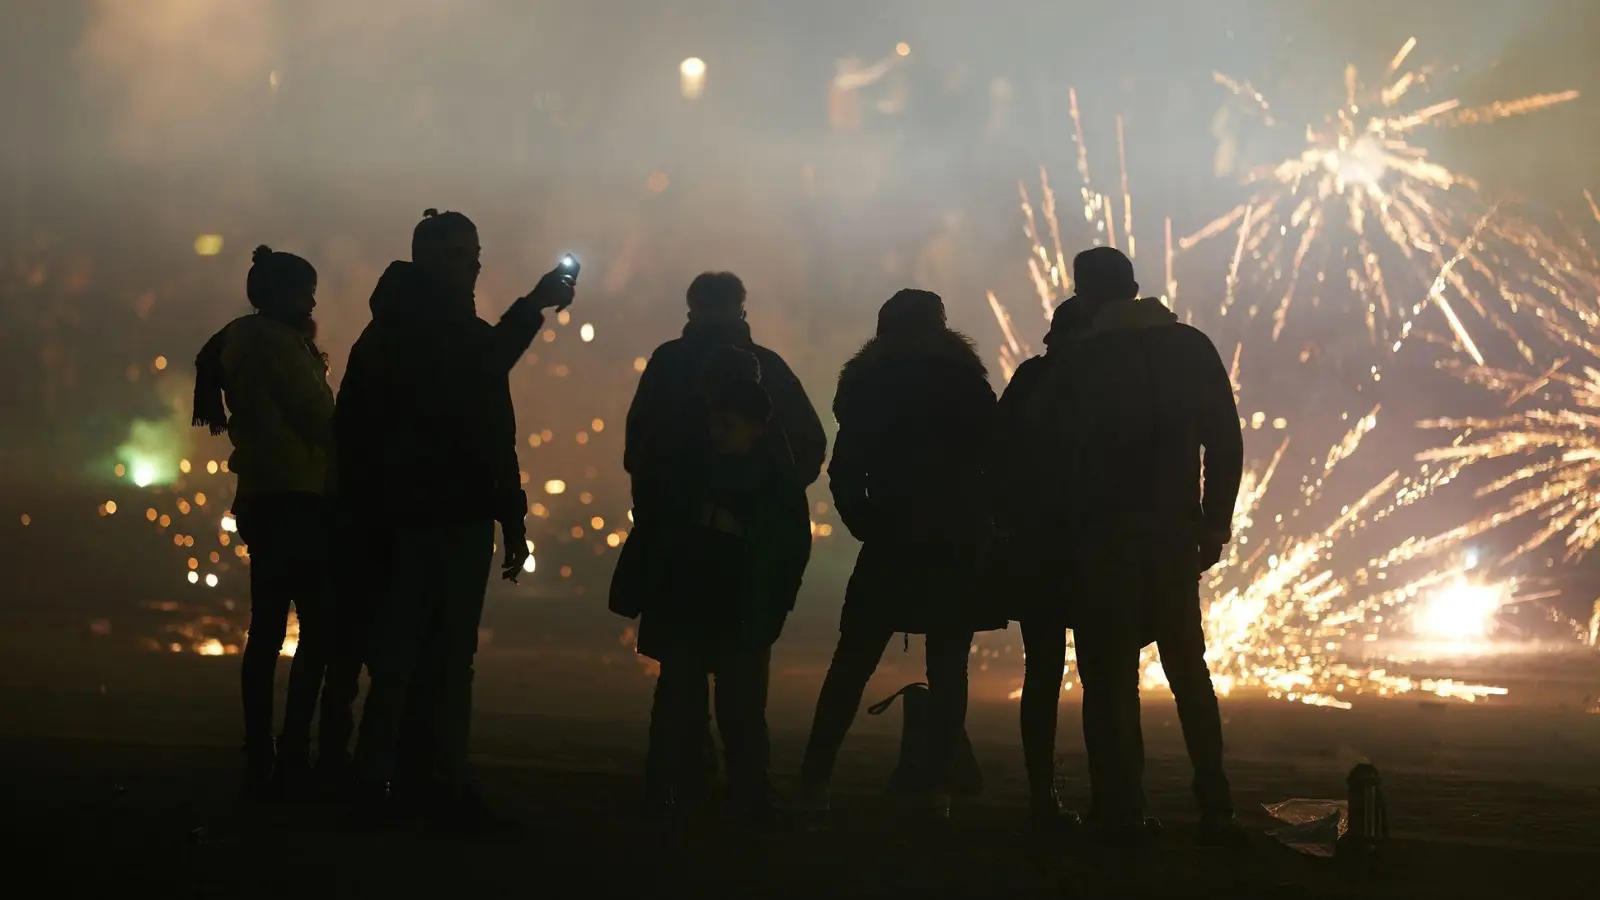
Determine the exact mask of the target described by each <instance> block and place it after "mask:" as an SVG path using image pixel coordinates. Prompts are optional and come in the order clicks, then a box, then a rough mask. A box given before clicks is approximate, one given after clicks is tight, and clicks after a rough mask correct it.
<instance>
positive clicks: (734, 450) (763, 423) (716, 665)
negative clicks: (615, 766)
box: [638, 346, 811, 824]
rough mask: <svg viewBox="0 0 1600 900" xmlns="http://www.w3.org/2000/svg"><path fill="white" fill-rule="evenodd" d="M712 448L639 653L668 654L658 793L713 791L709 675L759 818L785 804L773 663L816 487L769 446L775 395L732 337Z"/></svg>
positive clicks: (669, 797)
mask: <svg viewBox="0 0 1600 900" xmlns="http://www.w3.org/2000/svg"><path fill="white" fill-rule="evenodd" d="M700 382H701V388H700V397H701V402H702V404H703V409H704V413H705V421H706V423H707V426H708V428H707V436H706V437H707V441H708V450H709V452H708V453H707V454H706V455H705V456H703V457H701V458H699V459H697V460H690V459H685V460H684V461H683V463H684V464H683V465H682V466H681V468H680V477H679V478H678V479H677V480H676V481H675V482H674V485H673V496H672V500H671V503H672V505H673V512H672V514H671V515H670V516H667V517H664V519H663V521H662V525H661V528H660V531H659V532H658V534H657V537H656V539H657V540H658V541H659V543H658V544H657V549H658V551H659V552H658V554H657V556H656V560H657V563H658V564H659V570H658V572H657V573H655V576H654V578H653V579H652V580H653V582H654V584H653V585H652V588H653V590H652V597H651V601H650V602H649V603H648V604H647V605H646V606H645V608H644V609H643V610H642V611H641V614H640V617H639V644H638V652H639V653H640V654H642V655H644V656H648V657H651V658H652V659H655V660H657V661H658V662H659V663H660V664H661V672H660V675H659V676H658V677H657V680H656V695H655V703H654V704H653V705H652V708H651V711H650V750H649V753H648V755H647V763H646V773H645V775H646V782H647V784H646V791H647V800H648V801H649V802H650V803H651V804H652V806H653V808H654V809H655V810H656V811H659V812H675V811H677V810H678V809H679V807H680V805H683V804H694V803H696V802H698V801H700V800H703V799H704V798H703V780H704V775H705V768H704V765H705V761H704V756H703V755H702V754H703V752H704V749H705V747H706V735H705V715H706V707H707V702H708V699H709V694H708V690H707V689H708V687H709V684H708V681H707V676H708V675H710V676H714V677H715V678H716V722H717V728H718V730H719V731H720V732H721V734H722V741H723V746H724V748H725V749H726V756H727V762H728V766H727V768H728V787H729V799H730V800H731V801H732V803H733V807H734V811H735V813H736V814H738V815H740V816H742V817H744V818H746V819H747V820H748V821H751V822H753V823H756V824H760V823H762V822H764V821H766V820H767V818H768V817H769V816H770V814H771V812H772V801H771V787H770V784H769V780H768V762H769V745H768V732H767V720H766V700H767V676H768V666H769V665H770V662H771V654H772V645H773V644H774V643H775V642H776V641H777V639H778V636H779V634H781V633H782V631H783V625H784V621H785V620H786V619H787V618H788V615H789V613H790V611H792V610H793V609H794V603H795V598H796V596H797V594H798V593H799V590H800V581H801V579H802V577H803V576H804V574H805V568H806V563H807V562H808V561H809V560H810V558H811V516H810V510H809V509H808V504H807V503H806V492H805V486H804V485H802V484H801V483H800V479H799V476H797V475H795V474H794V471H793V470H792V468H791V467H790V466H789V465H788V464H787V463H785V462H784V461H782V460H780V459H776V458H774V457H773V456H772V454H771V453H768V452H765V448H764V446H763V445H764V443H765V438H766V433H767V430H768V428H769V427H770V422H771V419H772V401H771V400H770V398H769V397H768V396H767V392H766V390H765V389H764V388H763V387H762V385H761V372H760V366H759V364H758V363H757V360H756V357H755V355H754V354H752V353H750V352H749V351H747V350H741V349H739V348H737V347H731V346H729V347H724V348H723V349H722V350H720V351H718V352H717V353H714V354H712V356H711V357H710V358H708V359H707V361H706V367H705V369H704V370H703V372H702V377H701V379H700Z"/></svg>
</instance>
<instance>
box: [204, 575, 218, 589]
mask: <svg viewBox="0 0 1600 900" xmlns="http://www.w3.org/2000/svg"><path fill="white" fill-rule="evenodd" d="M216 586H217V576H216V573H211V574H208V575H207V576H206V587H216Z"/></svg>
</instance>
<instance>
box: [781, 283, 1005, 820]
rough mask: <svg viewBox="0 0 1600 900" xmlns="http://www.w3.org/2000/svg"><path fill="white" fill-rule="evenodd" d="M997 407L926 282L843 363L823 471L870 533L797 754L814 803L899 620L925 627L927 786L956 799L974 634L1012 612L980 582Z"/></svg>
mask: <svg viewBox="0 0 1600 900" xmlns="http://www.w3.org/2000/svg"><path fill="white" fill-rule="evenodd" d="M994 410H995V396H994V390H993V388H991V387H990V385H989V378H988V372H987V371H986V370H985V368H984V365H983V361H982V360H981V359H980V358H979V357H978V354H977V351H976V350H975V349H974V347H973V343H972V341H971V340H970V339H969V338H967V337H966V336H964V335H962V334H960V333H959V332H956V331H953V330H951V329H950V328H949V327H947V326H946V324H945V312H944V303H943V301H942V300H940V299H939V296H938V295H937V294H933V293H929V292H927V291H917V290H904V291H901V292H899V293H898V294H895V296H894V297H893V298H891V299H890V300H889V302H887V303H885V304H884V306H883V308H882V309H881V310H880V311H879V313H878V332H877V336H876V337H874V338H873V339H871V340H869V341H868V342H867V343H866V345H865V346H864V347H862V348H861V351H860V352H859V353H857V354H856V356H855V357H854V358H853V359H851V360H850V361H849V362H848V363H846V364H845V366H844V370H843V371H842V372H841V373H840V375H839V389H838V394H837V395H836V396H835V398H834V404H833V411H834V417H835V418H836V419H837V420H838V423H839V434H838V438H837V439H836V442H835V445H834V453H833V461H832V462H831V463H830V464H829V466H828V476H829V479H830V486H831V488H832V491H833V500H834V506H835V507H836V508H837V509H838V511H839V515H840V517H841V518H842V519H843V520H844V524H845V527H846V528H848V529H849V530H850V533H851V534H852V535H854V536H855V537H856V538H857V539H858V540H860V541H861V542H862V545H863V546H862V548H861V555H860V556H859V558H858V559H857V560H856V567H855V571H854V573H853V574H852V575H851V577H850V584H849V587H848V588H847V590H846V593H845V602H844V611H843V614H842V616H841V618H840V622H839V645H838V648H837V649H836V650H835V651H834V654H833V662H832V665H830V666H829V669H828V675H827V679H826V680H825V681H824V683H823V686H822V694H821V696H820V697H819V698H818V699H817V711H816V717H815V719H814V720H813V722H812V726H811V738H810V741H809V742H808V744H807V746H806V754H805V761H804V763H803V765H802V767H801V776H800V777H801V781H802V786H803V790H804V794H805V803H806V805H807V806H809V807H811V808H814V809H815V808H825V807H826V805H827V787H828V782H829V780H830V777H831V775H832V773H833V767H834V761H835V759H836V758H837V756H838V753H839V749H840V746H841V745H842V744H843V743H844V738H845V734H846V732H848V731H849V729H850V724H851V722H852V721H853V720H854V719H855V715H856V711H857V709H858V708H859V707H860V705H861V695H862V692H863V691H864V690H865V689H866V686H867V682H868V680H869V679H871V677H872V674H873V672H874V671H875V670H876V669H877V667H878V661H879V660H880V659H881V658H882V656H883V651H884V649H885V648H886V647H887V646H888V644H889V641H890V639H891V638H892V637H893V636H894V635H895V634H896V633H899V632H905V633H907V634H922V635H926V636H927V643H926V653H927V667H928V689H929V695H930V696H929V700H930V705H931V716H930V718H931V720H932V725H931V728H932V734H931V735H930V745H931V754H930V755H931V758H932V759H931V763H930V773H929V775H928V777H929V783H928V784H927V785H926V786H925V788H926V794H927V796H928V799H929V802H930V805H931V806H932V809H933V811H934V813H935V814H936V815H948V813H949V789H948V787H949V786H948V778H949V773H950V767H951V765H952V764H953V762H954V760H955V755H956V752H957V748H958V746H959V743H960V738H961V734H962V732H963V730H964V727H965V721H966V709H967V657H968V655H969V653H970V648H971V645H972V636H973V633H974V632H975V631H987V630H993V629H998V628H1004V627H1005V624H1006V623H1005V619H1004V617H1003V616H1002V615H998V614H996V613H994V612H993V611H990V610H988V609H986V607H987V603H986V602H985V596H986V595H985V592H984V590H983V586H982V584H981V579H982V560H983V556H984V553H985V551H986V547H987V543H988V538H989V530H990V513H989V506H988V500H989V498H988V490H987V487H986V485H985V473H984V458H985V446H986V442H987V440H988V433H989V428H990V424H991V420H992V419H993V416H994Z"/></svg>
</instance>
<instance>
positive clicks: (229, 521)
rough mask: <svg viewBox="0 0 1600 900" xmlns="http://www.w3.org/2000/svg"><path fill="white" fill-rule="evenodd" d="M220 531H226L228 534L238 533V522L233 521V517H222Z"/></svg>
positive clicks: (236, 520)
mask: <svg viewBox="0 0 1600 900" xmlns="http://www.w3.org/2000/svg"><path fill="white" fill-rule="evenodd" d="M222 530H223V531H226V532H229V533H230V534H231V533H232V532H235V531H238V530H239V520H238V519H235V518H234V517H233V516H223V517H222Z"/></svg>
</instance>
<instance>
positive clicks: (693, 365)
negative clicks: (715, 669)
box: [613, 272, 828, 807]
mask: <svg viewBox="0 0 1600 900" xmlns="http://www.w3.org/2000/svg"><path fill="white" fill-rule="evenodd" d="M687 300H688V307H689V321H688V324H686V325H685V326H684V328H683V334H682V336H680V337H678V338H674V339H673V340H670V341H667V342H666V343H664V344H662V345H661V346H659V347H657V348H656V350H655V352H654V353H653V354H651V356H650V361H649V363H648V364H647V365H646V366H645V369H644V373H643V374H642V375H640V376H639V386H638V389H637V390H636V391H635V393H634V395H633V402H632V404H631V405H630V406H629V407H628V421H627V434H626V438H625V443H624V449H623V456H622V466H623V468H624V469H625V470H626V471H627V472H628V475H629V476H630V478H631V480H632V489H633V520H634V530H633V533H632V534H631V535H630V537H629V541H628V546H629V548H630V549H629V550H628V551H627V554H625V556H626V555H635V556H637V557H640V558H642V557H645V556H655V555H657V554H655V553H652V552H651V549H650V548H651V546H652V545H653V544H654V542H655V541H656V536H657V535H658V534H660V533H661V532H662V531H664V530H665V529H666V528H667V527H668V526H670V525H672V524H673V522H672V520H673V518H674V515H675V513H674V509H675V505H674V501H673V498H674V496H676V495H675V492H674V486H675V485H676V484H677V482H678V480H679V479H680V478H681V477H682V475H683V472H684V471H685V467H686V466H689V467H692V466H694V465H697V464H698V463H697V461H698V460H701V459H704V458H706V456H707V454H708V453H709V452H710V448H709V446H708V441H709V435H710V429H709V422H708V421H707V419H706V415H707V413H706V409H705V405H704V402H703V398H702V396H701V393H700V389H701V382H702V376H703V373H704V372H705V370H706V367H707V365H708V363H709V362H710V361H711V360H712V359H713V357H717V356H719V355H724V351H725V350H726V349H727V348H730V347H731V348H735V349H739V350H743V351H747V352H748V353H750V354H752V355H753V356H754V357H755V363H756V367H757V368H758V369H759V371H760V380H761V386H762V389H763V390H764V391H765V392H766V394H767V397H768V399H769V400H770V402H771V404H772V418H771V421H770V422H769V423H767V425H766V427H765V428H764V429H763V430H762V437H761V453H762V454H764V455H765V456H767V457H768V458H770V459H772V460H774V461H776V462H778V463H779V464H781V465H783V466H785V467H786V468H788V469H790V470H791V471H792V472H793V473H794V475H795V477H796V478H797V479H798V480H799V482H800V484H801V486H802V487H807V488H808V487H810V486H811V485H812V484H813V483H814V482H815V481H816V480H817V477H818V476H819V475H820V474H821V473H822V464H823V462H824V461H825V460H826V459H827V452H828V439H827V435H826V434H825V433H824V432H823V430H822V421H821V420H820V419H818V418H817V411H816V409H815V407H813V406H812V405H811V399H810V398H809V397H808V396H806V390H805V387H804V386H803V385H802V384H801V383H800V379H799V378H797V377H795V374H794V372H793V370H791V369H790V368H789V364H788V363H786V362H785V361H784V359H783V357H782V356H780V355H778V353H776V352H775V351H773V350H770V349H768V348H766V347H763V346H761V345H760V344H757V343H756V342H755V340H754V339H753V337H752V336H751V333H750V324H749V322H748V321H746V319H745V287H744V282H742V281H740V280H739V276H737V275H735V274H733V273H732V272H705V273H702V274H700V275H698V276H696V277H695V279H694V280H693V281H692V282H690V284H689V290H688V293H687ZM620 565H621V563H619V566H620ZM647 568H648V567H647ZM649 582H650V579H642V580H641V584H640V585H639V588H638V591H639V592H640V593H642V594H643V596H636V597H631V598H628V599H627V600H626V602H627V604H628V605H629V606H632V607H633V609H632V610H631V611H628V612H626V613H625V614H628V615H634V614H637V612H638V610H639V609H642V608H644V607H645V606H647V605H649V604H650V603H651V602H652V599H653V598H652V597H650V596H648V595H649V594H651V593H652V590H651V587H650V584H649ZM613 591H614V592H615V591H616V588H615V587H614V588H613ZM619 611H620V610H619ZM703 719H704V720H705V721H704V727H703V729H702V733H703V736H704V741H705V745H706V747H707V748H708V753H707V768H708V769H709V768H712V767H714V764H715V756H714V753H713V751H714V745H713V744H712V743H711V732H710V712H709V710H707V711H706V713H705V714H704V716H703ZM653 746H654V745H653ZM663 765H665V758H664V757H660V756H659V755H658V756H657V757H652V762H651V763H650V768H651V770H652V771H659V770H661V767H662V766H663ZM702 774H707V775H708V774H709V772H707V771H704V770H703V772H702ZM678 777H679V781H678V783H677V786H676V791H677V793H678V794H680V795H682V796H680V798H679V799H687V797H689V796H694V795H699V794H702V793H703V792H704V789H703V787H695V786H692V785H689V784H688V783H687V782H686V781H684V780H683V779H686V778H687V777H688V776H687V775H686V774H684V773H681V772H680V773H678ZM652 783H653V784H665V783H666V779H664V778H656V779H652ZM648 800H649V803H650V804H651V805H652V806H654V807H659V806H661V805H662V798H661V797H660V796H652V797H650V798H648Z"/></svg>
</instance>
